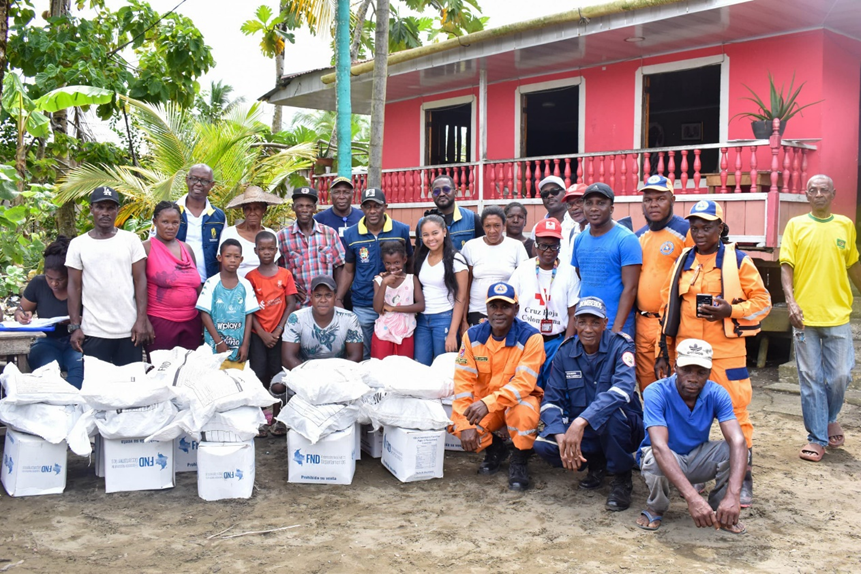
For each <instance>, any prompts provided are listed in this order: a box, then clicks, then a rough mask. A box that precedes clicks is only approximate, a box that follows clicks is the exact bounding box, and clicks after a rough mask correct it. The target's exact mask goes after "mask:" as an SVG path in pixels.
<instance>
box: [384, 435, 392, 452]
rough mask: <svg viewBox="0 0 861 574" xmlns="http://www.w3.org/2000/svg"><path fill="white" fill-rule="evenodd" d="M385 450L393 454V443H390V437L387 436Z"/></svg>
mask: <svg viewBox="0 0 861 574" xmlns="http://www.w3.org/2000/svg"><path fill="white" fill-rule="evenodd" d="M383 448H384V449H386V450H387V451H389V452H390V453H391V452H392V443H390V442H389V437H387V436H386V435H383Z"/></svg>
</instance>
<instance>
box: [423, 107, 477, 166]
mask: <svg viewBox="0 0 861 574" xmlns="http://www.w3.org/2000/svg"><path fill="white" fill-rule="evenodd" d="M472 137H473V135H472V104H471V103H466V104H455V105H451V106H445V107H440V108H432V109H428V110H425V138H426V140H425V165H443V164H451V163H468V162H470V161H472Z"/></svg>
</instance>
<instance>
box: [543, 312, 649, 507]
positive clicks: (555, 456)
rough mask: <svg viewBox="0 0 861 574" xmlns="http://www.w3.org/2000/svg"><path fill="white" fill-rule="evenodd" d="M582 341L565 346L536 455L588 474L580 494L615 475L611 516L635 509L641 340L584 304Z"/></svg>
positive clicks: (579, 322)
mask: <svg viewBox="0 0 861 574" xmlns="http://www.w3.org/2000/svg"><path fill="white" fill-rule="evenodd" d="M574 322H575V324H576V326H577V337H572V338H569V339H568V340H566V341H565V342H564V343H562V345H561V346H560V347H559V351H558V352H557V353H556V356H555V357H554V359H553V363H552V365H551V367H550V377H549V379H548V380H547V386H546V387H545V388H544V399H543V400H542V402H541V421H542V422H543V423H544V430H543V431H542V433H541V435H540V436H539V438H538V439H537V440H536V441H535V446H534V448H535V452H537V453H538V454H539V455H540V456H541V458H543V459H544V460H546V461H547V462H549V463H550V464H551V465H553V466H557V467H565V468H567V469H568V470H580V468H581V467H582V466H583V464H586V465H587V466H588V469H589V472H588V474H587V476H586V478H585V479H583V480H581V481H580V488H585V489H589V490H591V489H596V488H600V487H601V485H602V482H603V480H604V475H605V473H609V474H612V475H613V480H612V482H611V483H610V494H609V496H607V503H606V505H605V508H606V509H607V510H613V511H619V510H625V509H627V508H628V507H629V506H630V505H631V492H632V491H633V488H634V487H633V483H632V481H631V469H632V468H633V467H634V464H635V461H634V457H633V455H632V454H631V453H633V452H634V451H635V450H637V447H638V446H639V444H640V442H641V441H642V440H643V435H644V431H643V408H642V406H641V405H640V399H639V397H637V395H636V394H635V391H636V388H637V382H636V372H635V368H634V355H635V353H636V351H635V349H634V340H633V339H631V337H629V336H628V335H626V334H625V333H613V332H612V331H609V330H608V329H607V306H606V305H605V304H604V302H603V301H602V300H601V299H599V298H597V297H584V298H582V299H580V302H579V304H578V305H577V310H576V311H575V313H574Z"/></svg>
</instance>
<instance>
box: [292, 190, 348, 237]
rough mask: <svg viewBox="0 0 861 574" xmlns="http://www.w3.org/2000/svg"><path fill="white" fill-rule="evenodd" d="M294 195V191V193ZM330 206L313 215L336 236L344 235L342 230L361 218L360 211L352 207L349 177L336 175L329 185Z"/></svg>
mask: <svg viewBox="0 0 861 574" xmlns="http://www.w3.org/2000/svg"><path fill="white" fill-rule="evenodd" d="M294 196H295V193H294ZM329 196H330V197H331V201H332V207H330V208H329V209H325V210H323V211H321V212H320V213H318V214H316V215H314V219H315V220H316V221H317V223H321V224H323V225H326V226H328V227H331V228H332V229H334V230H335V231H336V232H337V233H338V237H344V231H346V230H347V228H348V227H352V226H353V225H356V224H357V223H359V220H360V219H362V211H361V210H359V209H356V208H354V207H353V206H352V205H351V203H352V201H353V182H352V181H351V180H350V178H349V177H343V176H341V177H336V178H335V179H333V180H332V185H331V187H329Z"/></svg>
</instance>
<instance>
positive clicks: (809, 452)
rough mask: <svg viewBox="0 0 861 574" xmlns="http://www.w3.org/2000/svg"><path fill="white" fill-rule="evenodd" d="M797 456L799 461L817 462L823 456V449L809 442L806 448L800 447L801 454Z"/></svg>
mask: <svg viewBox="0 0 861 574" xmlns="http://www.w3.org/2000/svg"><path fill="white" fill-rule="evenodd" d="M798 456H799V458H801V460H809V461H810V462H819V461H820V460H822V457H823V456H825V449H824V448H822V445H819V444H816V443H814V442H811V443H808V444H807V446H804V447H801V452H799V453H798Z"/></svg>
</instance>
